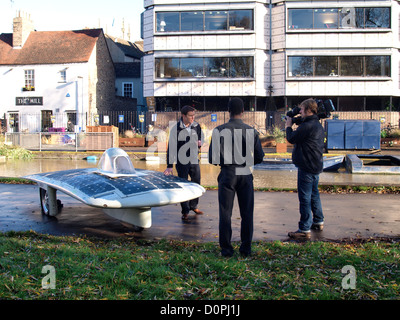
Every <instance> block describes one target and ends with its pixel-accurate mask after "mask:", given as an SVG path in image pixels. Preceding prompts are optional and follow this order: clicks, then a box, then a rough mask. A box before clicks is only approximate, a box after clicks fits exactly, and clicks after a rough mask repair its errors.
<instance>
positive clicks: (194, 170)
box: [164, 106, 203, 220]
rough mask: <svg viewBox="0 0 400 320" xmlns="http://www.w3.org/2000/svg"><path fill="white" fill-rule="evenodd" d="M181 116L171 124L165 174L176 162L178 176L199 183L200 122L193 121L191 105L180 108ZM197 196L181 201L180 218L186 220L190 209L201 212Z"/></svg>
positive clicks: (170, 172) (171, 169)
mask: <svg viewBox="0 0 400 320" xmlns="http://www.w3.org/2000/svg"><path fill="white" fill-rule="evenodd" d="M181 116H182V117H181V118H180V120H179V121H178V122H177V123H176V125H174V126H172V128H171V131H170V135H169V141H168V149H167V169H165V171H164V174H165V175H171V174H172V171H173V165H174V163H175V164H176V165H175V167H176V171H177V172H178V176H179V177H180V178H184V179H186V180H187V179H188V177H189V176H190V179H191V181H192V182H196V183H198V184H200V165H199V150H200V147H201V141H202V131H201V128H200V124H198V123H197V122H196V121H194V116H195V109H194V108H193V107H191V106H184V107H183V108H182V109H181ZM198 203H199V198H196V199H192V200H190V201H185V202H181V208H182V220H188V214H189V212H190V210H193V211H194V212H195V213H196V214H203V212H202V211H201V210H200V209H198V208H197V206H198Z"/></svg>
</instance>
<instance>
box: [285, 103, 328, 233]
mask: <svg viewBox="0 0 400 320" xmlns="http://www.w3.org/2000/svg"><path fill="white" fill-rule="evenodd" d="M317 112H318V105H317V103H316V101H315V100H314V99H307V100H304V101H303V102H302V103H301V104H300V116H301V118H302V120H303V121H302V122H301V123H300V125H299V127H298V128H297V129H296V130H295V131H293V129H292V124H293V122H292V118H290V117H286V139H287V140H288V141H289V142H290V143H292V144H294V149H293V153H292V160H293V163H294V164H295V165H296V167H297V169H298V173H297V192H298V197H299V202H300V222H299V229H298V230H297V231H295V232H289V237H291V238H295V239H301V238H304V239H309V238H310V237H311V232H310V229H315V230H322V229H323V223H324V215H323V212H322V205H321V200H320V197H319V191H318V181H319V174H320V173H321V172H322V169H323V149H324V137H325V133H324V129H323V128H322V125H321V124H320V122H319V118H318V116H317Z"/></svg>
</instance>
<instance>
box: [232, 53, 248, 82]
mask: <svg viewBox="0 0 400 320" xmlns="http://www.w3.org/2000/svg"><path fill="white" fill-rule="evenodd" d="M253 60H254V59H253V57H235V58H230V59H229V77H231V78H252V77H253V74H254V71H253V70H254V67H253Z"/></svg>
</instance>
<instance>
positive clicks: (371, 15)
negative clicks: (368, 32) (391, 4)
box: [365, 8, 390, 28]
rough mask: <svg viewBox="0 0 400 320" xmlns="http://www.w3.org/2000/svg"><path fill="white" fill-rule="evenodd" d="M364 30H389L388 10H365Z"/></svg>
mask: <svg viewBox="0 0 400 320" xmlns="http://www.w3.org/2000/svg"><path fill="white" fill-rule="evenodd" d="M365 27H366V28H390V8H365Z"/></svg>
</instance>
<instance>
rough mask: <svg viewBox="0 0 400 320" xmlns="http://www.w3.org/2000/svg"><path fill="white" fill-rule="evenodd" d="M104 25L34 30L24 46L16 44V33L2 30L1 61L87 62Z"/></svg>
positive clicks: (0, 41) (35, 62)
mask: <svg viewBox="0 0 400 320" xmlns="http://www.w3.org/2000/svg"><path fill="white" fill-rule="evenodd" d="M102 32H103V30H102V29H85V30H75V31H33V32H31V33H30V35H29V37H28V39H27V40H26V42H25V44H24V46H23V47H22V48H21V49H14V48H13V47H12V36H13V35H12V34H11V33H8V34H7V33H3V34H0V65H30V64H61V63H79V62H87V61H89V58H90V56H91V54H92V52H93V49H94V46H95V44H96V42H97V40H98V38H99V36H100V35H101V34H102Z"/></svg>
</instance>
